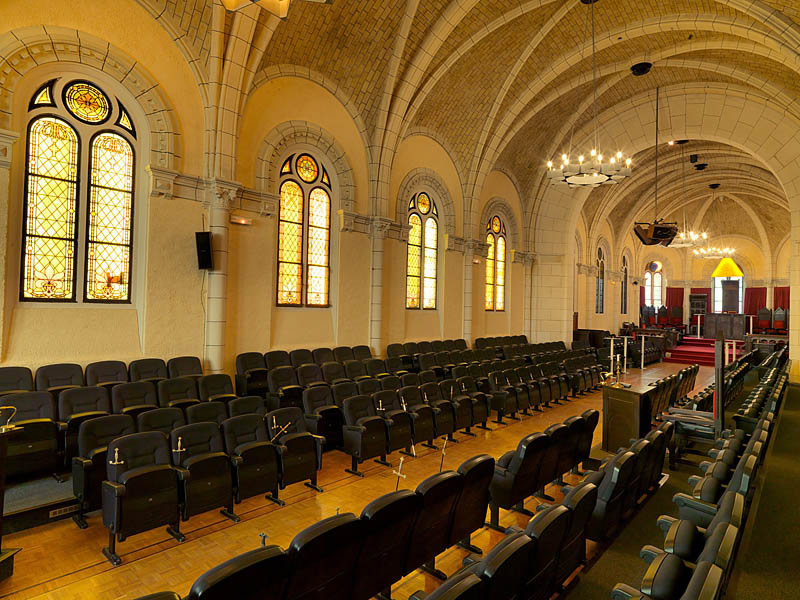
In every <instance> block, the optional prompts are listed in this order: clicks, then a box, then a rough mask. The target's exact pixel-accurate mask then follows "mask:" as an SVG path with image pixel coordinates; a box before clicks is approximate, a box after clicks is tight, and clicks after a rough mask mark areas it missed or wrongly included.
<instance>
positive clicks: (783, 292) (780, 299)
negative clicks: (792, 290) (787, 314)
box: [772, 286, 789, 308]
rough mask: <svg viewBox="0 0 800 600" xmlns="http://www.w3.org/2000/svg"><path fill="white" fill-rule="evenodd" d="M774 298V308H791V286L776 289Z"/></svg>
mask: <svg viewBox="0 0 800 600" xmlns="http://www.w3.org/2000/svg"><path fill="white" fill-rule="evenodd" d="M772 298H773V303H772V308H789V286H785V287H776V288H775V293H774V294H773V295H772Z"/></svg>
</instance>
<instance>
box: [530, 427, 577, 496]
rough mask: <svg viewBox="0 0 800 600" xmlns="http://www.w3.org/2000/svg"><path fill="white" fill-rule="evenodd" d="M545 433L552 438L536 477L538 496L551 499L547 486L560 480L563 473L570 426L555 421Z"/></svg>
mask: <svg viewBox="0 0 800 600" xmlns="http://www.w3.org/2000/svg"><path fill="white" fill-rule="evenodd" d="M544 433H545V435H547V436H548V437H549V438H550V443H549V444H548V445H547V448H545V450H544V455H543V456H542V462H541V465H540V467H539V474H538V476H537V478H536V480H537V484H538V485H537V487H536V489H537V490H538V494H537V495H538V497H540V498H544V499H545V500H550V501H551V502H552V500H553V499H552V498H551V497H550V496H548V495H547V494H546V493H545V487H546V486H548V485H549V484H551V483H553V482H555V481H558V480H560V479H561V476H562V475H563V473H562V472H560V469H561V464H562V462H561V461H562V457H563V451H564V449H565V448H566V446H568V442H567V438H568V437H569V428H568V427H567V426H566V425H564V424H563V423H554V424H553V425H550V427H548V428H546V429H545V430H544Z"/></svg>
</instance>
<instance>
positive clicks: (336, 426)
mask: <svg viewBox="0 0 800 600" xmlns="http://www.w3.org/2000/svg"><path fill="white" fill-rule="evenodd" d="M303 411H304V413H305V414H304V415H303V418H304V419H305V425H306V427H307V428H308V430H309V431H310V432H311V433H313V434H314V435H318V436H321V437H322V438H324V439H325V441H324V444H325V448H326V449H328V450H330V449H332V448H341V447H342V426H343V425H344V415H343V414H342V409H341V408H339V407H338V406H337V405H336V402H335V401H334V399H333V392H332V391H331V388H329V387H328V386H327V385H317V386H314V387H310V388H306V389H305V390H303Z"/></svg>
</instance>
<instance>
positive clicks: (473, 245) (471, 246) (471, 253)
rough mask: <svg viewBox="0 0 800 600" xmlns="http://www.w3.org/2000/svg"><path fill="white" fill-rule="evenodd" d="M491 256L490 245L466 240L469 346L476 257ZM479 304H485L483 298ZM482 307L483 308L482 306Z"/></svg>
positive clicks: (470, 341) (465, 289) (465, 291)
mask: <svg viewBox="0 0 800 600" xmlns="http://www.w3.org/2000/svg"><path fill="white" fill-rule="evenodd" d="M488 254H489V244H487V243H486V242H483V241H481V240H466V241H465V242H464V339H465V340H467V344H472V314H473V311H474V308H473V304H472V303H473V297H472V286H473V278H472V274H473V270H474V268H475V265H474V262H473V261H474V259H475V258H476V257H480V258H483V259H484V260H486V257H487V256H488ZM478 301H479V302H483V298H482V297H481V298H479V300H478ZM480 306H483V305H482V304H481V305H480Z"/></svg>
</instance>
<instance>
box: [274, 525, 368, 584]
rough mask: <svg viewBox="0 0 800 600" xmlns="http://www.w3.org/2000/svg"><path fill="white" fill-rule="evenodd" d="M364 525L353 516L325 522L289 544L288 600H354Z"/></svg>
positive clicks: (298, 535)
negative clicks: (356, 570) (357, 563)
mask: <svg viewBox="0 0 800 600" xmlns="http://www.w3.org/2000/svg"><path fill="white" fill-rule="evenodd" d="M363 528H364V523H363V522H362V521H361V519H358V518H357V517H356V516H355V515H353V514H352V513H346V514H343V515H336V516H335V517H329V518H327V519H323V520H322V521H319V522H318V523H315V524H314V525H312V526H311V527H307V528H306V529H304V530H303V531H301V532H300V533H298V534H297V535H296V536H295V537H294V539H293V540H292V542H291V544H289V550H288V554H289V567H288V574H289V576H288V580H287V582H286V592H285V593H286V596H285V597H286V598H292V599H293V600H311V599H317V598H325V599H326V600H350V598H351V591H352V587H353V579H354V577H353V575H354V569H355V566H356V559H357V558H358V555H359V552H360V551H361V545H362V541H363V531H364V529H363Z"/></svg>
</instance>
